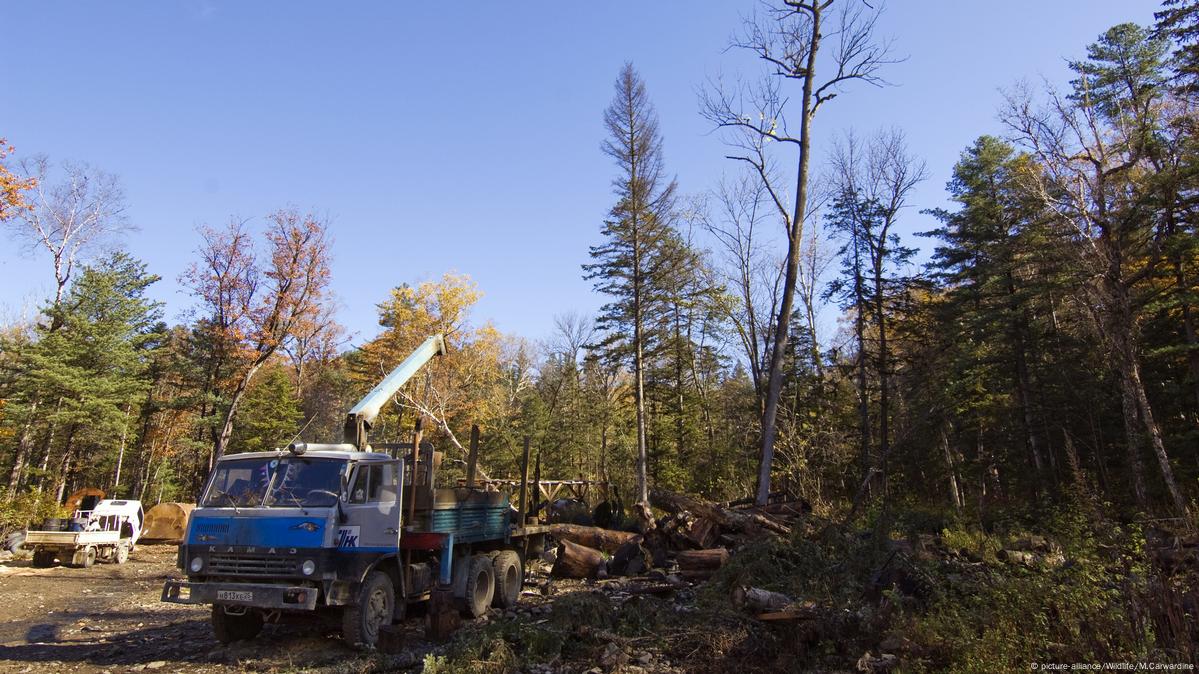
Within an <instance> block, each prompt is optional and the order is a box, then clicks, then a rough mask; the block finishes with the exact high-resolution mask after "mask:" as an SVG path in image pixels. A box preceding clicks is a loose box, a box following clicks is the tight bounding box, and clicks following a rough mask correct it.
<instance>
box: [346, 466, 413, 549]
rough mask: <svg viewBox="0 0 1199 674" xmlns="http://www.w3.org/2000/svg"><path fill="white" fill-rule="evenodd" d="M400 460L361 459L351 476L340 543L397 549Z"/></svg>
mask: <svg viewBox="0 0 1199 674" xmlns="http://www.w3.org/2000/svg"><path fill="white" fill-rule="evenodd" d="M401 471H402V468H401V466H400V462H399V461H378V462H373V461H372V462H369V463H368V462H362V463H359V464H358V467H357V469H356V470H355V471H354V475H353V477H352V478H351V480H350V491H349V494H347V497H346V503H345V504H344V505H343V506H342V511H343V512H345V514H346V522H345V524H342V525H340V526H339V527H338V532H337V547H339V548H374V549H376V550H378V549H387V550H395V549H396V548H397V547H398V546H399V540H400V511H401V507H400V504H401V503H402V500H401V499H400V490H401V486H400V485H401V480H400V473H401Z"/></svg>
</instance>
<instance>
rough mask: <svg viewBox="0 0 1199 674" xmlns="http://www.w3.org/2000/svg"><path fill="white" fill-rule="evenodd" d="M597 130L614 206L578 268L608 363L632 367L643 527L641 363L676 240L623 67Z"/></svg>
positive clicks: (650, 125) (668, 189) (660, 173)
mask: <svg viewBox="0 0 1199 674" xmlns="http://www.w3.org/2000/svg"><path fill="white" fill-rule="evenodd" d="M604 126H605V128H606V129H607V131H608V134H609V135H608V138H607V139H606V140H605V141H604V143H603V150H604V154H606V155H608V156H609V157H611V158H612V159H613V160H614V161H615V162H616V166H617V175H616V177H615V178H613V180H612V188H613V191H614V192H615V196H616V204H615V205H614V206H613V207H612V209H611V210H610V211H609V213H608V218H607V219H606V220H605V221H604V226H603V228H602V230H601V231H602V233H603V235H604V237H605V241H604V243H602V244H600V245H598V246H592V248H591V259H592V260H593V262H592V263H590V264H587V265H584V267H583V269H584V276H585V278H587V279H590V280H594V281H595V288H596V290H598V291H599V292H601V293H603V294H605V295H608V296H609V297H611V298H612V299H611V301H609V302H608V304H606V305H604V307H603V310H602V313H601V314H600V316H599V318H598V321H597V325H598V327H599V329H600V330H601V331H602V333H603V341H602V347H603V349H604V351H605V352H606V353H607V355H608V356H609V358H610V359H612V360H614V361H618V362H628V363H629V364H631V365H632V372H633V401H634V406H635V407H636V419H637V469H636V474H637V501H638V504H639V506H640V507H641V515H642V517H643V519H644V520H645V522H646V523H647V524H648V522H649V521H650V515H649V487H648V482H647V479H646V462H647V455H646V453H647V448H646V442H647V419H646V399H645V377H646V361H647V357H648V356H649V355H650V353H651V352H652V351H654V350H655V349H656V348H657V346H658V344H659V343H660V339H659V337H658V335H656V334H653V333H652V332H651V330H652V324H653V317H654V316H656V315H658V312H659V311H660V309H661V306H662V290H663V288H664V287H665V283H664V281H665V280H666V279H668V278H669V277H670V276H671V275H672V274H674V273H675V272H676V265H675V261H676V260H677V258H676V257H675V256H674V255H672V251H671V248H672V244H673V241H674V239H675V238H676V237H677V233H676V232H675V231H674V229H673V226H672V220H673V218H674V201H675V189H676V188H675V183H674V181H673V180H672V179H670V178H669V177H668V176H667V175H666V169H665V164H664V160H663V157H662V136H661V133H660V132H659V129H658V116H657V113H656V112H655V111H654V108H653V104H652V103H651V102H650V100H649V94H648V93H647V92H646V89H645V83H644V82H643V81H642V80H641V78H640V76H639V75H638V74H637V71H636V70H634V69H633V64H631V63H626V64H625V66H624V68H623V69H622V70H621V72H620V76H619V77H617V79H616V95H615V96H614V97H613V99H612V103H611V104H610V105H609V106H608V108H607V109H606V110H605V111H604Z"/></svg>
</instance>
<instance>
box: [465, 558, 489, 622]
mask: <svg viewBox="0 0 1199 674" xmlns="http://www.w3.org/2000/svg"><path fill="white" fill-rule="evenodd" d="M466 574H467V575H466V594H465V595H464V596H463V600H464V601H465V602H466V608H465V611H464V613H466V615H468V616H470V617H471V618H478V617H480V616H483V615H484V614H486V613H487V610H488V609H490V608H491V600H492V598H494V597H495V570H494V569H493V568H492V565H491V557H489V556H487V555H475V556H473V557H471V558H470V567H469V568H468V569H467V571H466Z"/></svg>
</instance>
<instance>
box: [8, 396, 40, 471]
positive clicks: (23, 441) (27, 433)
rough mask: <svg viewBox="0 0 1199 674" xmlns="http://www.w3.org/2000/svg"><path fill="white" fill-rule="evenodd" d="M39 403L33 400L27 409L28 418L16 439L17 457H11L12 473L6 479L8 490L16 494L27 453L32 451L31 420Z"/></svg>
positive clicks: (27, 456)
mask: <svg viewBox="0 0 1199 674" xmlns="http://www.w3.org/2000/svg"><path fill="white" fill-rule="evenodd" d="M39 402H40V401H38V400H34V401H33V405H31V406H30V408H29V416H28V417H26V419H25V423H24V425H22V426H21V435H20V437H19V438H18V439H17V455H16V456H15V457H13V464H12V473H11V474H10V475H9V478H8V490H9V491H10V492H14V493H15V492H16V491H17V488H18V487H20V486H21V477H22V474H23V473H24V472H25V462H26V461H28V460H29V453H30V452H31V451H32V450H33V432H32V431H33V420H34V419H35V418H36V417H37V407H38V403H39Z"/></svg>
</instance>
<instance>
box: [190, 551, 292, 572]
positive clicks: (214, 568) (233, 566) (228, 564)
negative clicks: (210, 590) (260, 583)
mask: <svg viewBox="0 0 1199 674" xmlns="http://www.w3.org/2000/svg"><path fill="white" fill-rule="evenodd" d="M295 572H296V560H295V558H293V557H275V556H268V555H212V556H211V557H209V559H208V573H210V574H212V575H220V576H224V575H230V576H236V575H245V576H277V575H288V574H293V573H295Z"/></svg>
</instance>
